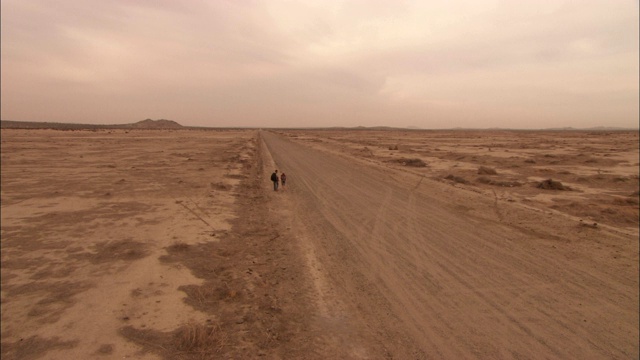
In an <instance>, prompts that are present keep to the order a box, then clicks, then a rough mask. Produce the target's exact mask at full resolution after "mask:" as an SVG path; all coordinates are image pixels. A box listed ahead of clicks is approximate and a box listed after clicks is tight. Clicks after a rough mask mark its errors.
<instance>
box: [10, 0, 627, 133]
mask: <svg viewBox="0 0 640 360" xmlns="http://www.w3.org/2000/svg"><path fill="white" fill-rule="evenodd" d="M1 26H2V31H1V34H0V35H1V36H2V42H1V43H2V64H3V66H2V94H1V95H2V118H3V119H17V120H48V121H76V122H79V121H83V122H85V121H92V122H130V121H135V120H138V119H142V118H148V117H151V118H154V117H158V118H160V117H161V118H173V119H175V120H178V121H181V122H183V123H187V124H193V125H207V124H212V125H245V126H291V125H292V124H294V123H296V124H298V123H300V124H307V125H305V126H312V125H317V126H321V125H345V126H346V125H385V124H386V125H394V124H396V123H397V124H400V125H403V126H404V125H408V124H409V123H412V124H413V125H419V126H424V127H430V126H437V125H438V124H447V125H451V126H457V125H456V124H466V125H465V126H473V124H474V119H477V124H478V126H485V125H486V124H494V125H495V126H499V124H507V123H508V124H513V119H527V120H526V122H523V123H522V124H521V126H526V125H527V124H528V123H529V121H530V119H531V118H532V116H534V115H535V116H538V117H539V119H540V120H541V121H543V120H544V119H548V121H553V122H563V121H564V122H566V124H565V125H566V126H577V125H578V124H579V123H580V122H581V121H583V122H592V121H597V120H598V119H601V121H604V122H607V121H610V122H613V121H615V122H616V125H618V126H624V125H625V124H627V125H629V124H636V123H637V117H638V105H637V100H636V101H634V100H632V99H633V98H634V96H635V97H636V98H637V95H638V85H637V79H638V66H637V64H638V45H637V44H638V6H637V3H632V2H628V1H622V0H621V1H613V2H602V1H599V0H587V1H584V2H580V3H579V4H576V3H572V2H562V1H561V2H558V1H535V2H534V1H527V2H518V3H513V2H504V1H497V0H496V1H482V2H478V1H458V2H455V3H451V2H439V1H435V2H422V1H402V2H387V1H349V2H332V1H303V2H294V3H290V2H273V1H243V2H236V1H212V2H209V1H188V2H177V1H169V0H164V1H153V2H150V1H144V0H135V1H129V0H115V1H106V2H105V1H92V0H82V1H81V0H64V1H59V2H56V3H55V4H54V3H51V2H49V1H45V0H20V1H18V0H7V1H3V2H2V22H1ZM532 114H534V115H532ZM596 117H598V119H596ZM516 125H517V124H516ZM612 125H613V123H612ZM461 126H462V125H461ZM636 126H637V125H636Z"/></svg>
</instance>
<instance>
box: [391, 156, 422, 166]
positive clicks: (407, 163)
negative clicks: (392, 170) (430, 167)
mask: <svg viewBox="0 0 640 360" xmlns="http://www.w3.org/2000/svg"><path fill="white" fill-rule="evenodd" d="M395 162H398V163H400V164H402V165H404V166H412V167H425V166H427V164H426V163H425V162H424V161H422V160H421V159H404V158H403V159H397V160H395Z"/></svg>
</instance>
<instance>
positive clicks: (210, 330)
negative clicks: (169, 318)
mask: <svg viewBox="0 0 640 360" xmlns="http://www.w3.org/2000/svg"><path fill="white" fill-rule="evenodd" d="M225 339H226V336H225V334H224V332H223V331H222V330H221V329H220V327H219V326H211V325H202V324H196V323H193V322H192V323H188V324H185V325H183V326H181V327H180V328H178V329H177V330H176V331H175V333H174V337H173V345H174V348H175V349H176V350H178V351H180V352H186V353H196V354H213V353H216V352H219V351H220V350H221V349H222V347H223V346H224V344H225V342H226V340H225Z"/></svg>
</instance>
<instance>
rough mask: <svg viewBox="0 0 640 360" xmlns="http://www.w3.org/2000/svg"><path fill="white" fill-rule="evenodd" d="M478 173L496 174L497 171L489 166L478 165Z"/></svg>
mask: <svg viewBox="0 0 640 360" xmlns="http://www.w3.org/2000/svg"><path fill="white" fill-rule="evenodd" d="M478 174H480V175H497V174H498V172H497V171H496V169H493V168H490V167H486V166H480V167H479V168H478Z"/></svg>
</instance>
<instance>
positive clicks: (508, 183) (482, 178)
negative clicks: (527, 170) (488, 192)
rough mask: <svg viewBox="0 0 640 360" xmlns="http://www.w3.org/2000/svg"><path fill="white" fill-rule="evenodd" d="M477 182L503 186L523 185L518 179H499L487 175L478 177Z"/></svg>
mask: <svg viewBox="0 0 640 360" xmlns="http://www.w3.org/2000/svg"><path fill="white" fill-rule="evenodd" d="M476 182H479V183H481V184H486V185H493V186H503V187H515V186H522V184H521V183H519V182H517V181H499V180H493V179H490V178H488V177H486V176H480V177H479V178H477V179H476Z"/></svg>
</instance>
